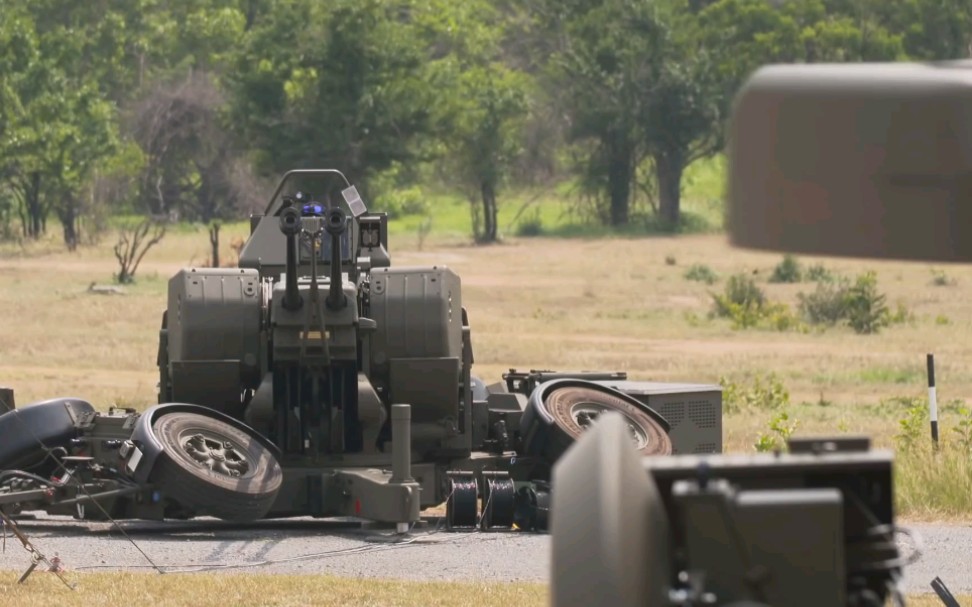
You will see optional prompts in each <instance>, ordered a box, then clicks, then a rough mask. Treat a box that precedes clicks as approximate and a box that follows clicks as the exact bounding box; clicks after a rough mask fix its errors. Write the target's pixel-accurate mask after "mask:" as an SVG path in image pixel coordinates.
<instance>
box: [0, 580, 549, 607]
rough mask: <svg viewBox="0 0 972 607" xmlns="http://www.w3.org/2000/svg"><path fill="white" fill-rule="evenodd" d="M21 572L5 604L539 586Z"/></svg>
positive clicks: (464, 599) (183, 606)
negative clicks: (22, 580)
mask: <svg viewBox="0 0 972 607" xmlns="http://www.w3.org/2000/svg"><path fill="white" fill-rule="evenodd" d="M20 573H21V572H13V571H9V572H0V593H2V594H3V596H4V600H5V601H7V603H6V604H10V605H18V606H19V607H42V606H44V607H46V606H48V605H61V606H63V607H73V606H75V605H77V606H80V607H86V606H89V605H152V606H153V607H210V606H212V607H234V606H237V605H239V606H244V605H246V606H251V605H253V606H261V607H310V606H315V607H338V606H342V607H343V606H344V605H361V606H362V607H365V606H369V607H379V606H381V607H401V606H405V605H415V606H422V607H436V606H443V607H445V606H450V607H451V606H453V605H469V606H470V607H489V606H491V605H496V606H497V607H500V606H503V607H506V606H509V605H543V604H546V602H547V587H546V585H545V584H525V583H516V584H514V583H505V582H502V581H499V582H497V583H493V584H474V583H469V584H463V583H447V582H398V581H384V580H368V582H367V583H362V582H361V581H360V580H357V579H354V578H339V577H334V576H323V575H270V574H248V575H214V574H209V575H195V574H166V575H148V574H128V573H84V574H79V573H73V572H67V573H66V574H65V577H66V578H67V579H68V581H69V582H70V583H72V584H76V590H75V591H73V592H72V591H71V590H69V589H68V588H67V587H65V586H64V585H63V584H62V583H61V581H60V580H58V579H57V577H56V576H54V574H51V573H35V574H34V575H33V576H32V577H31V578H30V579H29V580H28V583H26V584H24V585H19V584H17V583H16V582H17V578H18V577H19V576H20Z"/></svg>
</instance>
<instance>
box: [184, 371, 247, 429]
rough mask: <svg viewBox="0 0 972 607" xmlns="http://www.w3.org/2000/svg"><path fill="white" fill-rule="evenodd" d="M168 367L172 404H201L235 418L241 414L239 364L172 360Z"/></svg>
mask: <svg viewBox="0 0 972 607" xmlns="http://www.w3.org/2000/svg"><path fill="white" fill-rule="evenodd" d="M171 366H172V372H171V373H172V402H178V403H189V404H192V405H203V406H204V407H209V408H211V409H216V410H217V411H222V412H223V413H225V414H227V415H230V416H234V417H235V416H239V415H241V414H242V408H243V407H242V403H241V398H240V393H241V385H240V364H239V361H236V360H194V361H175V362H173V363H171Z"/></svg>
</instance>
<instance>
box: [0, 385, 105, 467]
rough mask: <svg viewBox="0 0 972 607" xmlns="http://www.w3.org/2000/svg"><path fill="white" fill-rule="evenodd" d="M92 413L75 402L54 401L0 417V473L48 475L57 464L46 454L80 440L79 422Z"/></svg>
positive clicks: (73, 399)
mask: <svg viewBox="0 0 972 607" xmlns="http://www.w3.org/2000/svg"><path fill="white" fill-rule="evenodd" d="M90 413H94V407H92V406H91V403H88V402H87V401H83V400H81V399H78V398H54V399H51V400H45V401H42V402H39V403H34V404H32V405H27V406H25V407H22V408H20V409H14V410H13V411H8V412H7V413H4V414H3V415H0V470H12V469H20V470H30V471H31V472H35V473H37V474H43V475H47V474H48V473H49V472H54V471H55V470H56V468H57V462H56V461H55V460H54V459H53V458H51V457H49V456H48V450H50V449H54V448H57V447H66V446H67V445H68V444H69V443H70V441H71V439H72V438H77V437H78V436H79V434H80V433H79V431H78V421H79V420H80V419H81V417H82V416H84V415H86V414H90Z"/></svg>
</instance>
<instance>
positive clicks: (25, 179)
mask: <svg viewBox="0 0 972 607" xmlns="http://www.w3.org/2000/svg"><path fill="white" fill-rule="evenodd" d="M9 17H10V19H9V20H8V21H6V22H5V26H4V27H3V28H2V29H0V54H2V55H3V56H4V57H5V58H6V59H5V65H3V66H2V67H3V69H2V70H0V91H2V93H0V94H2V96H3V101H4V103H3V104H2V105H3V109H2V110H0V152H2V160H0V162H2V163H3V165H2V167H0V178H2V179H4V180H5V181H6V184H7V188H8V189H9V190H10V191H11V192H13V194H14V197H15V198H16V199H17V200H18V201H19V208H20V216H21V221H22V225H23V233H24V235H25V236H27V237H30V238H37V237H38V236H40V234H41V233H43V232H44V231H45V229H46V220H47V215H48V213H49V212H50V211H51V210H53V211H55V213H56V214H57V216H58V218H59V219H60V220H61V223H62V226H63V228H64V242H65V244H66V245H67V246H68V248H69V249H74V248H75V247H76V246H77V244H78V228H77V221H78V217H79V214H80V209H81V196H80V192H81V189H82V188H83V187H84V185H85V184H86V183H87V181H88V180H89V178H90V177H91V173H92V171H93V169H94V168H95V167H96V166H97V164H98V163H99V162H101V161H102V160H103V159H104V158H105V157H107V156H108V155H110V154H111V153H113V151H114V147H115V143H116V131H115V125H114V116H113V111H112V108H111V105H110V104H109V103H107V102H106V101H104V100H103V99H102V98H101V95H100V94H99V92H98V91H97V90H96V89H95V88H94V87H92V86H90V85H88V84H87V83H85V82H80V81H77V80H75V79H72V78H71V77H70V75H69V74H67V73H66V72H65V71H64V70H63V69H62V68H61V66H60V64H59V63H58V61H57V56H56V55H54V54H52V53H44V52H43V50H44V46H45V43H46V41H45V40H43V39H42V38H41V37H40V36H39V35H38V33H37V28H36V27H35V25H34V21H33V20H32V18H31V16H30V14H28V13H27V12H26V11H24V10H16V7H11V12H10V14H9Z"/></svg>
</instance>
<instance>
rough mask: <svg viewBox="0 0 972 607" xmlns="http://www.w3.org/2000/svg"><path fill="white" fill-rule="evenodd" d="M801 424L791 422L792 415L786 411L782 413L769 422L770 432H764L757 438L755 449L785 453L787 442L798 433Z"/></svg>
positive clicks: (794, 421) (795, 421)
mask: <svg viewBox="0 0 972 607" xmlns="http://www.w3.org/2000/svg"><path fill="white" fill-rule="evenodd" d="M799 425H800V423H799V422H798V421H797V420H792V421H791V420H790V415H789V413H787V412H786V411H780V412H779V413H777V414H776V415H774V416H773V417H772V419H770V421H769V432H762V433H760V435H759V436H758V437H757V439H756V442H755V443H754V444H753V448H755V449H756V451H761V452H763V451H784V450H786V447H787V441H788V440H789V439H790V436H792V435H793V433H794V432H795V431H796V429H797V427H798V426H799Z"/></svg>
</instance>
